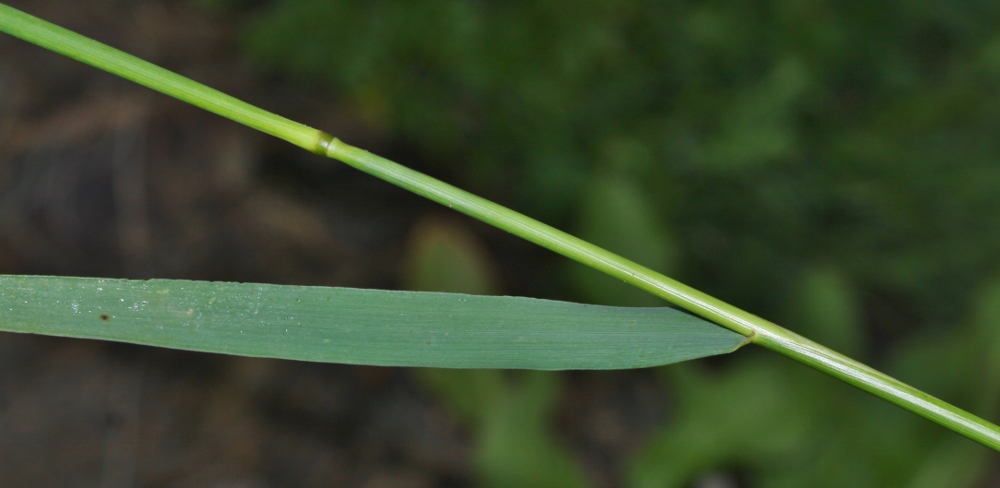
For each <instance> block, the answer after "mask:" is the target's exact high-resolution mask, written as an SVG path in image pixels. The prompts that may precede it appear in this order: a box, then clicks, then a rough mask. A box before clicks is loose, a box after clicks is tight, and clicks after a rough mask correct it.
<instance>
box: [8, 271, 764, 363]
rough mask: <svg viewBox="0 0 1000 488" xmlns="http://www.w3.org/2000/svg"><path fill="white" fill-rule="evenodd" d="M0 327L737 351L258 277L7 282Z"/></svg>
mask: <svg viewBox="0 0 1000 488" xmlns="http://www.w3.org/2000/svg"><path fill="white" fill-rule="evenodd" d="M0 310H3V311H4V313H3V316H2V318H0V330H6V331H12V332H30V333H38V334H48V335H57V336H66V337H78V338H87V339H105V340H114V341H123V342H133V343H136V344H145V345H152V346H162V347H170V348H175V349H187V350H193V351H205V352H216V353H224V354H238V355H245V356H260V357H273V358H283V359H297V360H304V361H323V362H337V363H349V364H369V365H381V366H429V367H443V368H521V369H621V368H640V367H647V366H655V365H660V364H668V363H674V362H678V361H685V360H688V359H695V358H699V357H704V356H711V355H714V354H723V353H727V352H731V351H734V350H735V349H737V348H738V347H739V346H740V345H741V344H742V343H743V341H744V339H745V338H744V337H743V336H741V335H739V334H736V333H734V332H730V331H728V330H726V329H723V328H721V327H718V326H716V325H713V324H711V323H709V322H706V321H704V320H701V319H698V318H695V317H692V316H690V315H686V314H684V313H681V312H678V311H675V310H672V309H667V308H621V307H603V306H597V305H582V304H576V303H566V302H556V301H549V300H537V299H532V298H520V297H487V296H475V295H460V294H449V293H426V292H405V291H381V290H359V289H352V288H327V287H305V286H284V285H261V284H250V283H217V282H199V281H175V280H150V281H131V280H111V279H97V278H63V277H46V276H2V277H0Z"/></svg>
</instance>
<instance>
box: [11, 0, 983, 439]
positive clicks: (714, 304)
mask: <svg viewBox="0 0 1000 488" xmlns="http://www.w3.org/2000/svg"><path fill="white" fill-rule="evenodd" d="M0 31H4V32H7V33H10V34H12V35H14V36H16V37H20V38H22V39H24V40H26V41H29V42H32V43H34V44H38V45H40V46H43V47H45V48H48V49H51V50H53V51H55V52H58V53H60V54H63V55H65V56H68V57H71V58H73V59H77V60H79V61H82V62H84V63H87V64H90V65H92V66H95V67H97V68H100V69H103V70H105V71H109V72H111V73H114V74H116V75H119V76H121V77H123V78H126V79H129V80H132V81H135V82H137V83H140V84H142V85H145V86H147V87H149V88H152V89H154V90H157V91H160V92H163V93H165V94H167V95H170V96H173V97H175V98H178V99H180V100H184V101H186V102H189V103H192V104H194V105H197V106H199V107H202V108H204V109H206V110H209V111H211V112H215V113H217V114H219V115H222V116H223V117H227V118H230V119H232V120H235V121H237V122H240V123H242V124H245V125H248V126H250V127H253V128H255V129H258V130H260V131H263V132H265V133H268V134H271V135H274V136H276V137H279V138H281V139H284V140H286V141H288V142H291V143H292V144H295V145H297V146H299V147H302V148H304V149H306V150H309V151H312V152H315V153H318V154H323V155H326V156H328V157H331V158H334V159H338V160H340V161H343V162H344V163H346V164H349V165H351V166H353V167H355V168H358V169H360V170H362V171H365V172H367V173H369V174H372V175H374V176H376V177H378V178H381V179H383V180H386V181H388V182H390V183H392V184H394V185H397V186H400V187H402V188H405V189H407V190H409V191H412V192H414V193H416V194H418V195H421V196H424V197H426V198H429V199H431V200H434V201H436V202H438V203H440V204H442V205H446V206H448V207H449V208H453V209H455V210H457V211H459V212H462V213H464V214H466V215H469V216H471V217H474V218H476V219H479V220H482V221H483V222H486V223H489V224H491V225H493V226H496V227H498V228H501V229H503V230H506V231H507V232H510V233H511V234H514V235H516V236H519V237H522V238H524V239H527V240H529V241H531V242H534V243H536V244H538V245H540V246H542V247H545V248H548V249H550V250H552V251H555V252H557V253H559V254H562V255H563V256H566V257H568V258H570V259H573V260H576V261H579V262H581V263H583V264H586V265H588V266H590V267H592V268H594V269H598V270H600V271H603V272H605V273H607V274H609V275H611V276H613V277H615V278H618V279H620V280H623V281H625V282H628V283H630V284H632V285H635V286H637V287H639V288H641V289H643V290H646V291H648V292H650V293H652V294H654V295H656V296H659V297H661V298H663V299H665V300H667V301H669V302H671V303H673V304H675V305H678V306H680V307H682V308H685V309H687V310H689V311H691V312H693V313H695V314H697V315H700V316H702V317H704V318H706V319H709V320H712V321H715V322H716V323H718V324H720V325H722V326H724V327H727V328H729V329H731V330H733V331H736V332H738V333H740V334H743V335H745V336H747V337H748V339H749V340H750V341H751V342H753V343H755V344H759V345H761V346H764V347H766V348H768V349H771V350H773V351H776V352H779V353H781V354H784V355H785V356H788V357H790V358H792V359H794V360H796V361H799V362H801V363H804V364H807V365H809V366H811V367H813V368H815V369H817V370H820V371H822V372H824V373H827V374H829V375H831V376H834V377H837V378H840V379H841V380H843V381H846V382H847V383H850V384H852V385H854V386H857V387H859V388H861V389H863V390H866V391H868V392H870V393H872V394H874V395H876V396H878V397H881V398H883V399H886V400H888V401H890V402H892V403H895V404H896V405H899V406H901V407H903V408H905V409H907V410H910V411H912V412H914V413H916V414H918V415H921V416H923V417H926V418H927V419H930V420H932V421H934V422H937V423H938V424H941V425H943V426H945V427H948V428H949V429H952V430H954V431H955V432H958V433H960V434H962V435H964V436H966V437H969V438H971V439H974V440H976V441H978V442H980V443H982V444H984V445H986V446H989V447H991V448H993V449H995V450H998V451H1000V428H998V427H997V426H996V425H994V424H992V423H990V422H988V421H986V420H983V419H981V418H979V417H977V416H975V415H973V414H971V413H969V412H966V411H964V410H962V409H959V408H957V407H954V406H952V405H950V404H948V403H946V402H944V401H942V400H939V399H937V398H934V397H932V396H930V395H927V394H925V393H923V392H921V391H919V390H917V389H916V388H913V387H911V386H909V385H906V384H904V383H902V382H900V381H898V380H896V379H894V378H892V377H890V376H888V375H885V374H883V373H881V372H879V371H876V370H874V369H872V368H869V367H868V366H865V365H864V364H861V363H859V362H857V361H855V360H853V359H850V358H848V357H846V356H844V355H842V354H840V353H837V352H835V351H833V350H830V349H829V348H826V347H824V346H822V345H820V344H817V343H815V342H812V341H810V340H808V339H806V338H804V337H802V336H799V335H798V334H795V333H794V332H791V331H789V330H787V329H784V328H782V327H780V326H778V325H776V324H773V323H771V322H769V321H767V320H764V319H762V318H760V317H757V316H755V315H753V314H750V313H748V312H746V311H743V310H740V309H739V308H736V307H734V306H732V305H729V304H727V303H725V302H722V301H721V300H718V299H716V298H714V297H712V296H710V295H707V294H705V293H702V292H700V291H698V290H695V289H693V288H691V287H689V286H687V285H684V284H682V283H680V282H677V281H675V280H673V279H670V278H668V277H666V276H664V275H662V274H660V273H657V272H656V271H653V270H651V269H649V268H646V267H644V266H641V265H639V264H637V263H634V262H632V261H629V260H627V259H625V258H623V257H621V256H618V255H616V254H613V253H611V252H608V251H606V250H604V249H601V248H600V247H597V246H595V245H593V244H590V243H589V242H586V241H583V240H581V239H579V238H576V237H573V236H571V235H569V234H567V233H565V232H562V231H560V230H558V229H556V228H553V227H551V226H549V225H546V224H543V223H541V222H539V221H537V220H534V219H531V218H529V217H526V216H524V215H522V214H520V213H517V212H515V211H513V210H510V209H508V208H505V207H502V206H500V205H497V204H495V203H493V202H491V201H489V200H486V199H484V198H481V197H478V196H476V195H473V194H471V193H468V192H466V191H463V190H460V189H458V188H456V187H454V186H451V185H448V184H446V183H443V182H441V181H439V180H436V179H434V178H431V177H429V176H426V175H424V174H421V173H419V172H416V171H414V170H411V169H409V168H407V167H405V166H401V165H399V164H396V163H394V162H392V161H389V160H387V159H385V158H382V157H379V156H376V155H374V154H371V153H369V152H368V151H365V150H362V149H359V148H356V147H353V146H350V145H347V144H345V143H343V142H341V141H340V140H338V139H335V138H333V137H331V136H329V135H327V134H325V133H323V132H321V131H318V130H316V129H313V128H310V127H307V126H305V125H302V124H298V123H296V122H293V121H290V120H288V119H285V118H283V117H280V116H277V115H274V114H272V113H270V112H267V111H264V110H261V109H259V108H257V107H254V106H252V105H250V104H247V103H244V102H242V101H239V100H237V99H235V98H233V97H230V96H228V95H225V94H223V93H221V92H218V91H216V90H213V89H211V88H208V87H206V86H204V85H201V84H199V83H197V82H194V81H192V80H190V79H188V78H185V77H183V76H180V75H177V74H175V73H172V72H170V71H167V70H165V69H163V68H160V67H158V66H155V65H153V64H150V63H148V62H146V61H143V60H141V59H138V58H135V57H133V56H130V55H128V54H125V53H122V52H121V51H118V50H116V49H113V48H111V47H108V46H106V45H104V44H101V43H98V42H96V41H93V40H91V39H88V38H86V37H83V36H80V35H79V34H76V33H73V32H71V31H68V30H66V29H63V28H61V27H58V26H55V25H53V24H50V23H48V22H45V21H43V20H40V19H38V18H35V17H32V16H30V15H28V14H25V13H23V12H20V11H18V10H15V9H13V8H10V7H7V6H5V5H3V4H0Z"/></svg>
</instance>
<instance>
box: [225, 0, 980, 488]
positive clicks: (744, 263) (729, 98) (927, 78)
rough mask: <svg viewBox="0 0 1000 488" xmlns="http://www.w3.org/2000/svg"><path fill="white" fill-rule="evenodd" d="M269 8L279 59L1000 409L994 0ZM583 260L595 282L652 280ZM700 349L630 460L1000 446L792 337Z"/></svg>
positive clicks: (969, 459)
mask: <svg viewBox="0 0 1000 488" xmlns="http://www.w3.org/2000/svg"><path fill="white" fill-rule="evenodd" d="M228 3H230V4H236V3H239V2H238V1H237V0H232V1H229V2H228ZM253 3H255V4H260V3H261V2H253ZM253 12H254V13H253V14H252V15H250V16H249V20H248V25H247V28H246V30H245V36H244V41H245V42H244V45H245V47H246V49H247V51H248V52H249V53H250V54H251V55H252V56H253V57H254V58H255V59H257V60H258V62H259V63H261V65H262V66H268V67H270V68H271V69H275V70H280V71H283V72H286V73H290V74H293V75H294V76H302V77H312V78H319V79H324V80H327V81H329V82H330V83H331V84H332V86H334V87H335V88H336V89H337V90H338V92H339V93H341V94H342V98H341V103H344V104H350V105H351V106H352V107H353V109H354V110H356V111H358V112H359V113H361V114H363V116H364V117H365V119H366V120H367V121H368V122H369V123H370V124H372V125H373V126H375V127H379V128H383V129H385V130H387V131H391V132H392V133H393V134H395V135H396V137H398V138H400V139H402V140H406V141H409V143H410V144H411V145H413V146H414V147H417V148H419V150H421V151H424V152H425V153H426V154H427V157H425V158H421V159H423V160H427V161H433V162H434V163H432V164H436V165H438V166H437V167H436V168H430V169H431V170H432V171H438V172H442V173H446V174H448V175H450V176H449V178H451V179H452V181H453V182H455V183H457V184H459V185H461V186H464V187H466V188H468V189H470V190H473V191H474V192H476V193H480V194H484V195H485V196H487V197H490V198H494V199H498V200H500V201H503V202H506V203H508V204H510V205H513V206H515V207H516V208H518V209H519V210H522V211H524V212H525V213H527V214H529V215H533V216H536V217H540V218H542V219H543V220H545V221H548V222H550V223H553V224H555V225H557V226H560V227H564V228H568V230H570V231H572V232H574V233H578V234H580V235H581V236H582V237H584V238H586V239H588V240H592V241H593V242H595V243H598V244H600V245H603V246H606V247H608V248H609V249H611V250H612V251H616V252H620V253H622V254H624V255H625V256H627V257H630V258H634V259H636V260H637V261H639V262H641V263H643V264H647V265H650V266H652V267H655V268H657V269H659V270H663V271H667V272H670V273H671V274H672V275H673V276H676V277H678V278H680V279H681V280H682V281H685V282H688V283H690V284H692V285H695V286H696V287H698V288H701V289H703V290H705V291H708V292H709V293H712V294H713V295H717V296H720V297H721V298H724V299H726V300H727V301H730V302H733V303H735V304H738V305H740V306H741V307H745V308H748V309H750V310H753V311H755V312H757V313H759V314H761V315H763V316H765V317H774V318H775V319H778V321H779V323H782V324H783V325H786V326H788V327H789V328H791V329H793V330H798V331H802V332H803V333H805V334H806V335H808V336H810V337H813V338H815V339H817V340H819V341H820V342H827V343H829V344H830V345H832V346H835V347H837V348H839V349H842V350H844V351H845V352H849V353H851V354H854V355H857V357H859V358H860V359H864V360H868V361H874V362H875V363H876V364H875V365H876V366H879V367H887V368H888V369H889V370H890V372H891V373H893V374H896V375H898V376H899V377H901V378H902V379H904V380H906V381H908V382H911V383H914V384H915V385H916V386H918V387H922V388H926V389H927V390H928V391H930V392H932V393H934V394H936V395H939V396H941V397H943V398H945V399H946V400H949V401H954V402H957V403H958V404H959V405H968V406H969V407H970V408H972V410H973V411H975V412H976V413H979V414H982V415H986V416H987V417H988V416H989V415H991V414H996V413H998V412H997V409H996V406H997V402H998V398H997V396H996V395H997V391H996V388H995V387H994V386H993V385H997V384H998V381H997V380H998V379H1000V366H998V364H1000V346H998V344H1000V334H998V333H997V332H996V331H997V330H1000V309H998V306H997V305H996V304H997V303H1000V292H998V291H997V290H998V289H1000V288H997V286H996V285H989V283H994V277H995V276H997V275H998V273H1000V269H998V267H997V264H998V253H997V249H1000V142H998V141H1000V137H998V136H1000V96H998V95H997V92H996V87H997V86H1000V30H997V29H996V19H997V18H1000V4H998V3H996V2H987V1H982V0H967V1H962V2H930V1H925V0H913V1H901V0H886V1H883V2H878V3H872V2H866V1H859V0H844V1H839V2H830V1H814V2H808V1H801V0H772V1H751V2H736V3H734V2H718V1H699V2H695V1H682V2H659V1H654V0H592V1H586V2H570V1H562V0H551V1H543V2H528V1H516V0H508V1H495V0H425V1H419V2H401V1H400V2H397V1H389V0H367V1H360V0H358V1H352V0H339V1H336V0H273V1H270V2H264V3H263V5H258V6H256V7H254V10H253ZM348 142H350V141H348ZM403 162H404V163H405V161H403ZM456 180H457V181H456ZM449 255H455V256H458V257H461V254H460V253H459V254H456V253H447V252H446V253H438V254H437V256H438V257H436V258H431V257H428V258H427V259H428V260H431V259H433V260H434V261H433V262H434V263H438V264H432V265H429V266H428V269H442V268H443V267H445V266H444V265H441V264H439V263H441V262H442V260H441V259H440V258H441V256H444V261H447V260H448V259H447V258H448V256H449ZM463 259H464V258H463ZM459 264H461V263H459ZM565 271H566V274H565V279H566V281H567V282H570V283H572V287H573V292H574V293H576V294H577V296H578V297H579V298H580V299H583V300H591V301H603V302H610V303H620V304H630V305H640V304H648V303H653V302H650V301H649V299H648V298H646V297H645V296H643V295H642V294H641V293H639V292H637V291H633V290H630V289H625V288H622V287H620V286H619V285H621V284H620V283H615V282H613V280H610V279H607V278H603V277H600V276H597V275H593V274H590V272H589V271H587V270H582V269H581V268H579V267H577V266H576V265H569V266H566V267H565ZM411 273H416V271H411ZM412 279H424V278H421V277H416V278H412ZM448 279H451V280H452V282H454V281H455V278H448ZM457 279H458V280H459V281H460V280H461V279H463V278H457ZM446 280H447V279H446ZM412 283H419V281H417V282H411V286H426V285H417V284H412ZM449 286H450V285H449ZM476 286H480V285H476ZM886 308H889V309H892V310H895V312H893V313H891V314H889V316H888V317H887V316H886V315H887V314H886V313H885V312H880V310H884V309H886ZM900 317H903V318H905V319H906V320H905V322H906V323H901V319H900ZM872 327H875V328H876V329H878V330H880V331H881V332H880V333H879V334H873V333H872ZM897 337H900V338H902V339H901V340H892V341H890V340H888V338H897ZM699 368H700V366H699V365H698V364H694V365H690V364H689V365H680V366H676V367H672V368H667V369H665V373H664V378H665V384H667V385H669V387H670V388H672V389H673V391H674V392H676V393H677V394H678V398H680V399H681V403H682V406H681V410H680V411H679V412H678V414H677V416H676V418H674V419H673V420H672V421H671V423H670V425H668V426H666V427H665V430H664V432H663V433H661V434H659V435H657V436H655V438H654V439H653V440H652V442H651V444H650V446H649V448H648V450H646V451H645V452H644V453H641V454H639V455H638V456H637V457H636V458H635V462H634V463H633V468H632V469H631V471H630V475H629V476H630V479H631V480H632V482H633V483H634V484H635V485H637V486H677V485H683V484H685V483H690V482H691V481H692V480H694V479H697V477H698V476H700V475H701V474H704V473H706V472H711V471H712V470H719V469H731V468H736V469H742V470H746V471H749V472H751V473H753V474H754V476H755V478H754V479H755V480H756V481H758V483H756V484H755V485H759V486H806V485H809V486H816V482H817V480H829V486H944V485H947V486H968V485H969V483H974V482H976V481H977V480H979V479H980V478H981V476H982V473H983V470H984V469H986V466H988V465H987V464H986V463H987V462H988V461H989V456H988V454H987V453H985V451H983V450H982V449H979V448H977V447H976V446H974V445H971V444H970V443H968V442H966V441H964V440H960V439H956V438H955V437H954V436H952V435H951V434H946V433H943V432H942V431H941V430H940V429H938V428H937V427H935V426H933V425H931V424H929V423H927V422H924V421H923V420H921V419H919V418H917V417H915V416H912V415H910V414H907V413H904V412H902V411H899V410H898V409H895V408H894V407H891V406H889V405H886V404H884V403H881V402H879V401H876V400H875V399H873V398H869V397H867V396H865V395H863V394H860V393H858V392H853V391H852V390H851V389H850V388H847V387H846V386H843V385H840V384H838V383H837V382H836V381H834V380H832V379H829V378H823V377H820V376H819V375H817V374H814V373H813V372H811V371H806V370H803V369H802V368H798V367H796V366H795V365H792V364H790V363H789V362H788V361H785V360H783V359H781V358H773V357H771V358H758V357H756V356H751V357H750V358H749V359H748V360H746V361H743V362H739V361H734V362H733V363H731V364H726V365H725V366H724V367H723V368H721V370H720V371H713V372H711V373H708V372H705V371H701V370H700V369H699ZM484 374H490V373H484ZM442 384H444V382H442ZM525 388H527V386H525ZM529 390H530V388H529ZM526 391H528V390H526ZM443 395H445V396H447V394H445V393H443ZM529 397H530V395H529ZM538 398H541V397H538ZM543 400H544V398H542V399H539V400H538V401H539V402H541V401H543ZM973 407H974V408H973ZM498 415H499V414H498ZM498 422H499V421H498ZM941 480H948V481H947V482H944V483H942V482H941Z"/></svg>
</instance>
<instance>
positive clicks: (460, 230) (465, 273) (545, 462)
mask: <svg viewBox="0 0 1000 488" xmlns="http://www.w3.org/2000/svg"><path fill="white" fill-rule="evenodd" d="M408 247H409V249H408V252H407V256H408V258H407V262H406V263H405V271H404V273H403V276H404V277H405V278H406V280H407V282H408V285H409V286H408V287H409V288H410V289H412V290H420V291H442V292H453V293H474V294H490V293H496V292H497V291H498V290H499V289H500V285H499V283H498V280H497V277H496V274H495V272H494V271H493V264H492V262H491V261H490V258H489V254H488V253H487V251H486V249H485V247H484V246H483V245H482V244H480V243H479V241H478V239H477V238H476V237H475V235H474V234H472V233H471V232H470V231H469V230H468V229H466V227H465V226H463V225H462V224H459V223H456V222H455V221H452V220H446V219H440V218H436V217H425V218H423V219H421V220H419V221H418V222H417V224H416V225H415V226H414V228H413V230H412V231H411V236H410V239H409V244H408ZM419 378H420V379H421V380H422V381H423V383H424V384H425V385H426V386H427V387H428V388H429V389H430V390H431V391H433V392H434V393H435V394H436V395H437V396H438V397H439V398H440V399H441V400H443V401H444V403H445V404H446V405H447V406H448V407H450V408H451V409H452V410H453V411H454V412H455V413H456V414H457V415H458V417H459V418H461V419H462V420H464V421H465V422H466V424H467V425H468V426H469V428H470V430H471V431H472V433H473V436H474V438H475V441H474V442H475V445H476V450H475V454H474V456H475V464H476V471H477V473H478V475H479V478H480V480H481V482H482V483H483V484H484V485H485V486H496V487H504V486H558V487H578V486H586V485H585V483H584V478H583V475H582V473H581V471H580V469H579V467H577V465H576V464H575V462H574V461H573V459H572V458H571V457H570V455H569V454H568V452H567V451H566V449H565V448H563V447H562V446H560V445H559V442H558V440H557V438H556V437H555V436H554V435H553V427H552V425H551V417H552V415H553V413H554V410H555V402H556V400H557V399H558V396H559V376H558V375H557V374H556V373H553V372H547V371H501V370H453V369H424V370H420V374H419Z"/></svg>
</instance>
